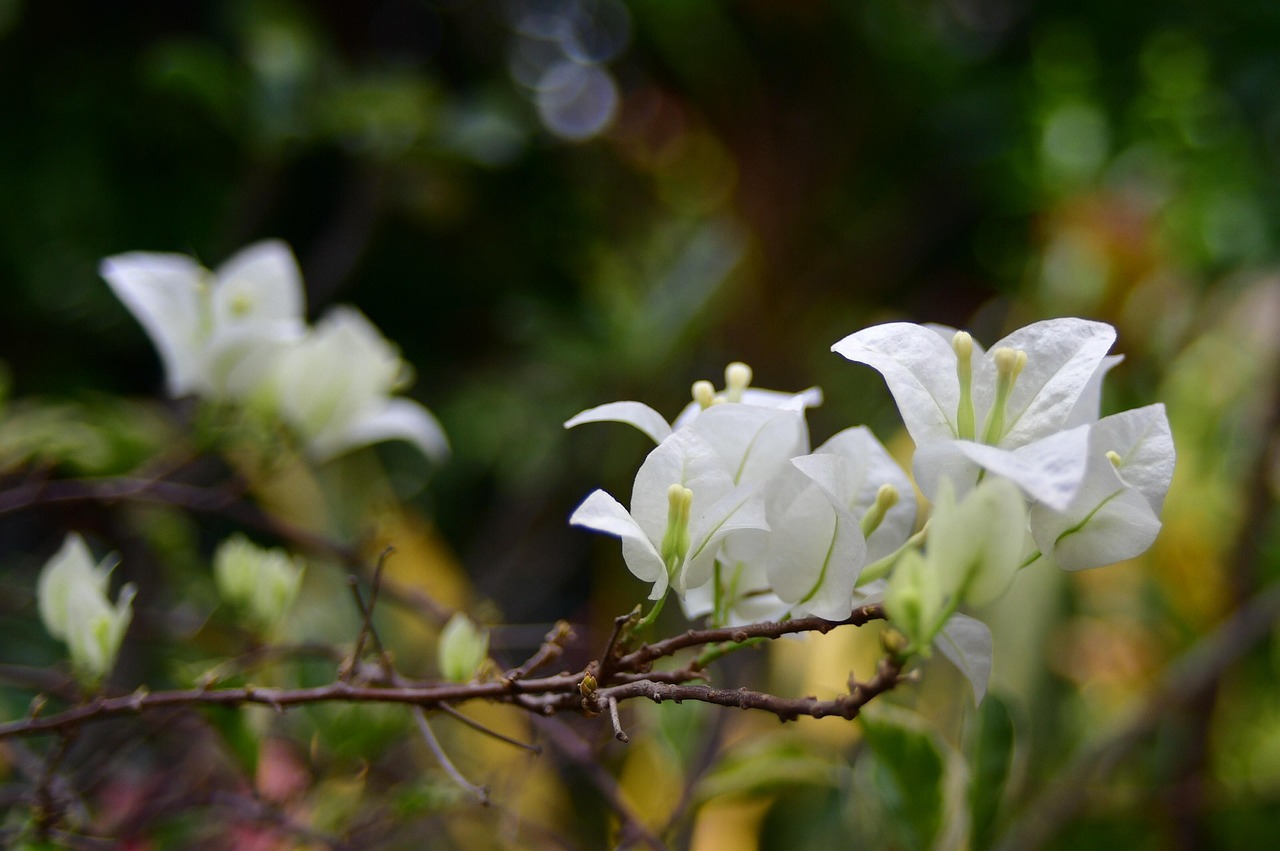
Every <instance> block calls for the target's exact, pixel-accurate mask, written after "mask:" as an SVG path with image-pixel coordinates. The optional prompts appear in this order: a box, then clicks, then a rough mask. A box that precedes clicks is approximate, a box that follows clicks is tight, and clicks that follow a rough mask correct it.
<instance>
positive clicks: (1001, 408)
mask: <svg viewBox="0 0 1280 851" xmlns="http://www.w3.org/2000/svg"><path fill="white" fill-rule="evenodd" d="M991 357H992V359H993V360H994V361H995V363H996V399H995V402H994V403H993V404H992V405H991V413H990V414H989V415H988V417H987V427H986V429H985V430H984V432H983V435H982V442H983V443H986V444H988V445H990V446H995V445H996V444H997V443H999V442H1000V438H1002V437H1004V417H1005V408H1006V407H1008V405H1009V394H1010V393H1012V392H1013V385H1014V382H1016V381H1017V380H1018V376H1019V375H1020V374H1021V373H1022V369H1023V367H1025V366H1026V365H1027V353H1026V352H1024V351H1022V350H1021V349H1011V348H1009V347H1008V346H1001V347H1000V348H998V349H996V350H995V351H994V352H992V353H991Z"/></svg>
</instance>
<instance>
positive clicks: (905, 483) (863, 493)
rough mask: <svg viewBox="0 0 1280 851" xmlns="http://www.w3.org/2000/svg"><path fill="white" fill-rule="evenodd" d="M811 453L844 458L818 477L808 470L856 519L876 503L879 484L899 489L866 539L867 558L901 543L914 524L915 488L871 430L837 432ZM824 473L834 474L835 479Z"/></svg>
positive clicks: (886, 552) (909, 533)
mask: <svg viewBox="0 0 1280 851" xmlns="http://www.w3.org/2000/svg"><path fill="white" fill-rule="evenodd" d="M813 454H814V455H820V454H822V455H825V454H829V455H836V456H839V457H840V458H842V459H844V462H845V463H844V464H842V465H838V466H837V468H836V469H833V470H830V471H829V472H826V473H823V474H820V475H819V476H815V475H814V473H816V472H817V471H816V470H814V471H808V472H809V475H810V477H811V478H813V479H814V481H816V482H818V484H819V485H821V486H822V487H824V488H826V489H827V491H828V492H829V493H831V494H833V495H835V496H836V498H837V499H838V500H839V501H840V502H841V503H843V504H844V505H845V506H846V507H847V508H848V509H849V510H850V511H852V512H853V514H854V516H855V517H857V518H858V519H859V520H861V519H862V516H863V515H864V514H866V513H867V510H868V509H869V508H871V506H872V505H874V504H875V501H876V494H877V492H878V491H879V490H880V487H881V486H882V485H886V484H888V485H892V486H893V487H894V488H895V489H896V490H897V491H898V502H897V504H896V505H894V506H893V507H891V508H890V509H889V510H888V511H887V512H885V516H884V520H883V521H881V523H880V525H879V526H878V527H877V528H876V530H875V531H874V532H872V533H871V537H870V538H868V539H867V559H868V560H869V561H870V560H874V559H877V558H880V557H881V556H885V555H888V554H889V553H891V552H893V551H894V550H896V549H897V548H898V547H900V546H902V543H903V542H904V541H906V540H907V538H908V537H910V536H911V531H912V529H913V528H914V527H915V522H916V501H915V498H914V494H915V490H914V488H912V487H911V480H910V479H909V478H907V474H906V473H905V472H904V471H903V469H902V467H900V466H898V462H897V461H895V460H893V457H892V456H891V455H890V454H889V452H888V450H886V449H885V448H884V446H883V445H882V444H881V443H880V441H879V440H877V439H876V436H875V435H874V434H872V433H871V429H869V428H867V427H866V426H858V427H856V428H847V429H845V430H844V431H841V432H837V433H836V434H835V435H833V436H832V437H831V438H830V439H829V440H828V441H827V442H826V443H824V444H822V446H820V447H818V449H817V450H816V451H815V452H814V453H813ZM798 460H799V459H796V461H798ZM793 463H794V462H793ZM826 476H833V477H834V481H833V480H832V479H829V478H825V477H826Z"/></svg>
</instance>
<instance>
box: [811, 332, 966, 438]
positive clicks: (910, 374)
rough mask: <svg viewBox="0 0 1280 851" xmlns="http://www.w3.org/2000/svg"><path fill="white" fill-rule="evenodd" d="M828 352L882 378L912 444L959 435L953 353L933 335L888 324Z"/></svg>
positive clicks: (937, 336) (956, 379)
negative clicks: (864, 367)
mask: <svg viewBox="0 0 1280 851" xmlns="http://www.w3.org/2000/svg"><path fill="white" fill-rule="evenodd" d="M831 349H832V351H835V352H837V353H838V354H841V355H843V356H844V357H846V358H848V359H849V360H851V361H855V362H857V363H864V364H866V365H867V366H869V367H871V368H872V369H876V370H878V371H879V372H880V374H881V375H883V376H884V380H885V383H887V384H888V385H889V392H890V393H892V394H893V398H894V400H895V401H896V402H897V403H898V410H899V412H900V413H901V414H902V420H903V422H904V423H906V426H907V431H908V432H910V433H911V437H912V439H913V440H915V442H916V445H917V446H920V445H922V444H924V443H928V442H931V441H937V440H950V439H952V438H954V437H956V435H957V434H958V433H959V432H958V431H957V430H956V411H957V408H958V407H959V404H960V380H959V378H958V377H957V376H956V353H955V351H954V350H953V349H952V348H951V345H950V344H949V343H948V341H946V340H944V339H943V338H942V336H941V335H940V334H939V333H938V332H936V331H933V330H930V329H929V328H926V327H924V326H922V325H915V324H913V323H910V322H890V323H887V324H885V325H874V326H872V327H870V328H864V329H863V330H861V331H858V332H857V333H855V334H850V335H849V336H848V337H845V338H844V339H843V340H841V341H840V342H838V343H836V344H835V345H834V346H832V347H831Z"/></svg>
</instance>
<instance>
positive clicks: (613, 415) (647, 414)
mask: <svg viewBox="0 0 1280 851" xmlns="http://www.w3.org/2000/svg"><path fill="white" fill-rule="evenodd" d="M601 422H615V423H627V424H628V425H632V426H635V427H636V428H638V429H640V430H641V431H642V432H644V433H645V434H647V435H649V437H651V438H652V439H653V442H654V443H661V442H662V441H664V440H666V439H667V437H669V436H670V435H671V426H669V425H667V421H666V420H665V419H663V416H662V414H660V413H658V412H657V411H655V410H654V409H653V408H650V407H649V406H648V405H646V404H644V403H643V402H609V403H608V404H605V405H597V406H596V407H594V408H588V409H587V410H585V411H583V412H581V413H579V414H575V415H574V416H572V417H570V418H569V419H568V420H567V421H565V424H564V427H565V428H573V427H574V426H578V425H582V424H583V423H601Z"/></svg>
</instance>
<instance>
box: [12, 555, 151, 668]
mask: <svg viewBox="0 0 1280 851" xmlns="http://www.w3.org/2000/svg"><path fill="white" fill-rule="evenodd" d="M113 567H114V563H113V562H112V560H110V559H104V560H103V561H101V562H99V563H96V564H95V563H94V561H93V556H92V555H91V554H90V553H89V548H88V546H87V545H86V544H85V542H84V539H83V538H81V537H80V536H79V535H78V534H76V533H74V532H72V533H70V534H68V535H67V537H66V539H65V540H64V542H63V544H62V547H61V548H60V549H59V550H58V552H56V553H54V555H53V557H52V558H50V559H49V561H48V562H46V563H45V566H44V568H43V569H42V570H41V571H40V577H39V579H38V580H37V583H36V604H37V608H38V609H39V610H40V618H41V620H43V621H44V625H45V628H46V629H47V630H49V634H50V635H52V636H53V637H54V638H58V639H60V640H62V641H63V642H64V643H65V644H66V645H67V651H68V655H69V656H70V657H71V668H72V671H73V672H74V673H75V675H76V678H77V679H79V680H80V681H81V682H82V683H84V684H86V685H90V686H92V685H96V684H97V683H99V682H101V681H102V678H103V677H105V676H106V675H107V674H108V673H109V672H110V671H111V668H112V667H114V665H115V661H116V656H117V655H118V654H119V652H120V644H121V642H122V641H123V640H124V634H125V632H126V631H127V630H128V628H129V622H130V621H131V620H132V618H133V598H134V595H135V593H136V589H135V588H134V586H133V585H132V584H129V585H125V586H124V587H123V588H121V589H120V594H119V596H118V597H117V598H116V603H115V605H114V606H113V605H112V604H111V602H110V601H109V600H108V599H107V595H106V591H107V580H108V579H109V577H110V574H111V570H112V568H113Z"/></svg>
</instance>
